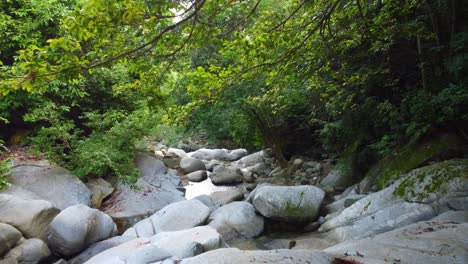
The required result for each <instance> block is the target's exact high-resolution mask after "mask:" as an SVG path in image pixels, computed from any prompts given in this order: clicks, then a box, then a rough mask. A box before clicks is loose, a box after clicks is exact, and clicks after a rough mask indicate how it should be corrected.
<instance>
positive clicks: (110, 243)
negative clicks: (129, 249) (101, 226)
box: [68, 236, 134, 264]
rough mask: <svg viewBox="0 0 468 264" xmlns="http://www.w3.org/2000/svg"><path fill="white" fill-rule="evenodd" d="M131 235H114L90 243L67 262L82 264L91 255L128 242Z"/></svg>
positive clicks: (131, 238)
mask: <svg viewBox="0 0 468 264" xmlns="http://www.w3.org/2000/svg"><path fill="white" fill-rule="evenodd" d="M133 239H134V238H133V237H128V236H115V237H112V238H109V239H106V240H103V241H99V242H97V243H94V244H92V245H91V246H89V247H88V248H86V249H85V250H84V251H83V252H81V253H80V254H79V255H78V256H76V257H74V258H72V259H70V260H69V261H68V263H70V264H82V263H85V262H86V261H88V260H89V259H91V258H92V257H94V256H96V255H98V254H100V253H101V252H104V251H106V250H108V249H110V248H113V247H116V246H118V245H121V244H123V243H126V242H129V241H131V240H133Z"/></svg>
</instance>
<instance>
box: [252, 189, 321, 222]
mask: <svg viewBox="0 0 468 264" xmlns="http://www.w3.org/2000/svg"><path fill="white" fill-rule="evenodd" d="M252 197H253V198H252V204H253V205H254V206H255V208H256V209H257V210H258V211H259V212H260V213H261V214H262V215H263V216H265V217H268V218H271V219H276V220H282V221H287V222H297V221H299V222H305V221H313V220H315V219H316V218H317V216H318V213H319V209H320V205H321V204H322V201H323V198H324V197H325V192H324V191H323V190H321V189H320V188H317V187H315V186H310V185H302V186H261V187H259V188H257V189H256V190H255V193H254V194H253V196H252Z"/></svg>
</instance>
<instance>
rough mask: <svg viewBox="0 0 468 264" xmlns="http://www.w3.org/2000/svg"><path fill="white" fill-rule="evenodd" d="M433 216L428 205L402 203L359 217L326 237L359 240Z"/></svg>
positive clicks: (431, 209)
mask: <svg viewBox="0 0 468 264" xmlns="http://www.w3.org/2000/svg"><path fill="white" fill-rule="evenodd" d="M434 216H435V212H434V209H433V208H432V207H431V206H430V205H427V204H418V203H406V202H403V203H398V204H395V205H393V206H389V207H386V208H383V209H382V210H378V211H376V212H375V213H372V214H369V215H367V216H365V217H361V218H359V219H358V220H356V221H354V222H353V223H352V225H345V226H341V227H338V228H335V229H333V230H332V231H330V232H328V236H330V237H333V238H334V239H336V240H338V241H345V240H351V239H353V240H354V239H361V238H365V237H370V236H375V235H377V234H380V233H384V232H387V231H389V230H393V229H396V228H398V227H402V226H406V225H408V224H412V223H415V222H419V221H423V220H429V219H431V218H433V217H434Z"/></svg>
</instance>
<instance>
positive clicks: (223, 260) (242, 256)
mask: <svg viewBox="0 0 468 264" xmlns="http://www.w3.org/2000/svg"><path fill="white" fill-rule="evenodd" d="M332 261H333V258H332V257H331V256H329V255H327V254H325V253H322V252H318V251H310V250H287V249H280V250H271V251H265V250H240V249H237V248H225V249H224V248H223V249H217V250H213V251H210V252H206V253H203V254H201V255H198V256H196V257H192V258H186V259H183V260H182V261H180V262H178V263H180V264H238V263H251V264H260V263H271V264H307V263H310V264H312V263H313V264H330V263H332Z"/></svg>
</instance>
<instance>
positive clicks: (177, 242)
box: [86, 226, 224, 264]
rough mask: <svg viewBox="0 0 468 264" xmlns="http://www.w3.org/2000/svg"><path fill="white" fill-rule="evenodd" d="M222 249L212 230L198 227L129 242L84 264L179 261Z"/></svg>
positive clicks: (219, 238)
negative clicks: (171, 258) (174, 259)
mask: <svg viewBox="0 0 468 264" xmlns="http://www.w3.org/2000/svg"><path fill="white" fill-rule="evenodd" d="M223 245H224V242H223V240H222V238H221V236H220V235H219V234H218V232H216V230H214V229H213V228H211V227H209V226H199V227H194V228H192V229H187V230H182V231H174V232H162V233H159V234H157V235H155V236H152V237H150V238H137V239H134V240H131V241H129V242H127V243H124V244H121V245H119V246H116V247H113V248H111V249H108V250H106V251H104V252H102V253H101V254H99V255H97V256H95V257H93V258H91V259H90V260H88V261H87V262H86V264H99V263H105V264H114V263H115V264H117V263H118V264H120V263H152V262H156V261H161V260H164V259H167V258H170V257H175V258H179V259H182V258H187V257H191V256H194V255H196V254H200V253H202V252H205V251H209V250H213V249H217V248H219V247H222V246H223Z"/></svg>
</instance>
